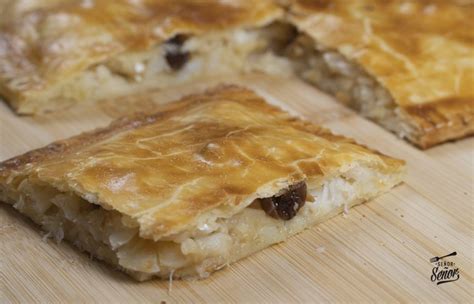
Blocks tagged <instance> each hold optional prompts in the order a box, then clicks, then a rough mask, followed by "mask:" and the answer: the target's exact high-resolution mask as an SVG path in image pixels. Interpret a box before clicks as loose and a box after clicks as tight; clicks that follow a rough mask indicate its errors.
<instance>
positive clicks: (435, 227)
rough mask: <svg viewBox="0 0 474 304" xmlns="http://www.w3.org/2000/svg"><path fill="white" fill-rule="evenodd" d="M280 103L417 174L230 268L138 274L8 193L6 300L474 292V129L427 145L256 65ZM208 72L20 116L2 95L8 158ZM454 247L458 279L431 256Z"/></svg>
mask: <svg viewBox="0 0 474 304" xmlns="http://www.w3.org/2000/svg"><path fill="white" fill-rule="evenodd" d="M228 82H238V83H244V84H247V85H248V86H251V87H253V88H255V89H256V90H258V92H260V93H261V94H262V95H264V96H265V97H267V99H268V100H269V101H270V102H272V103H275V104H277V105H279V106H282V107H285V108H286V109H289V110H291V111H293V112H294V113H299V114H300V115H302V116H303V117H305V118H306V119H309V120H311V121H314V122H316V123H319V124H323V125H325V126H327V127H329V128H331V129H332V130H333V131H334V132H336V133H340V134H344V135H347V136H351V137H354V138H355V139H357V140H358V141H359V142H361V143H363V144H366V145H368V146H370V147H372V148H376V149H379V150H381V151H382V152H384V153H387V154H390V155H392V156H395V157H398V158H402V159H405V160H406V161H407V162H408V175H407V177H406V179H405V183H404V184H403V185H401V186H399V187H397V188H395V189H393V191H391V192H390V193H388V194H386V195H383V196H381V197H379V198H377V199H375V200H373V201H370V202H368V203H367V204H364V205H362V206H358V207H356V208H354V209H352V210H351V211H350V213H349V215H347V216H342V215H340V216H337V217H335V218H333V219H331V220H329V221H327V222H326V223H323V224H321V225H319V226H318V227H314V228H313V229H309V230H307V231H305V232H303V233H301V234H299V235H297V236H295V237H293V238H291V239H290V240H288V241H287V242H285V243H283V244H279V245H275V246H273V247H271V248H268V249H266V250H263V251H261V252H259V253H257V254H254V255H253V256H251V257H249V258H247V259H244V260H242V261H240V262H238V263H236V264H233V265H231V266H230V267H228V268H225V269H224V270H221V271H219V272H217V273H215V274H214V275H212V276H211V277H210V278H209V279H206V280H202V281H174V282H172V283H170V282H168V281H158V280H154V281H149V282H144V283H137V282H135V281H132V280H131V279H129V278H128V277H127V276H126V275H123V274H121V273H119V272H118V271H114V270H113V269H111V268H110V267H108V266H107V265H105V264H103V263H101V262H99V261H96V260H93V259H91V258H89V256H88V255H87V254H84V253H80V252H79V251H77V250H75V249H74V248H73V247H72V246H70V245H68V244H67V243H61V244H56V243H55V242H53V241H52V240H46V239H44V238H43V234H42V233H40V232H39V231H38V227H37V226H36V225H34V224H33V223H32V222H31V221H29V220H27V219H26V218H24V217H22V216H20V215H19V214H18V213H17V212H16V211H15V210H14V209H13V208H11V207H10V206H7V205H5V204H0V243H1V245H0V274H1V277H0V279H1V281H0V287H1V289H0V302H24V303H26V302H28V303H30V302H42V303H49V302H102V303H121V302H123V303H134V302H141V303H144V302H154V303H160V302H161V301H166V302H167V303H174V302H193V303H199V302H207V303H209V302H248V303H251V302H255V303H264V302H268V303H276V302H284V303H288V302H321V301H335V302H369V301H370V302H408V301H410V302H411V301H422V302H443V303H447V302H472V301H473V299H474V298H473V290H474V288H473V277H474V272H473V269H474V268H473V266H474V264H473V252H474V251H473V244H474V242H473V203H474V201H473V185H474V181H473V178H474V165H473V162H474V154H473V151H474V149H473V146H474V139H473V138H470V139H465V140H462V141H458V142H456V143H448V144H445V145H442V146H439V147H436V148H433V149H431V150H428V151H420V150H417V149H416V148H414V147H412V146H410V145H409V144H407V143H405V142H404V141H401V140H399V139H397V138H396V137H395V136H393V135H392V134H390V133H389V132H387V131H385V130H384V129H382V128H381V127H379V126H377V125H375V124H374V123H372V122H369V121H367V120H365V119H363V118H361V117H359V116H357V115H356V114H355V113H353V112H352V111H350V110H348V109H346V108H344V107H342V106H340V105H338V104H336V103H335V102H334V100H332V99H331V98H330V97H328V96H327V95H324V94H322V93H321V92H319V91H317V90H316V89H314V88H312V87H310V86H308V85H306V84H304V83H302V82H300V81H296V80H289V79H275V78H269V77H264V76H248V77H246V78H239V79H237V78H236V79H231V80H228ZM212 83H214V81H206V82H203V83H200V84H195V85H192V86H187V87H182V88H179V89H174V90H165V91H161V92H155V93H154V95H153V98H152V99H150V100H149V101H146V102H143V101H137V99H134V98H132V97H130V98H122V99H119V100H114V101H107V102H101V103H99V104H98V105H82V106H77V107H75V108H73V109H69V110H67V111H63V112H61V113H57V114H53V115H48V116H45V117H36V118H30V117H17V116H15V115H13V114H12V112H11V111H10V110H9V109H8V107H7V106H5V104H1V105H0V160H3V159H6V158H10V157H12V156H15V155H16V154H19V153H23V152H26V151H27V150H30V149H33V148H38V147H40V146H42V145H45V144H48V143H49V142H51V141H53V140H56V139H61V138H64V137H68V136H71V135H73V134H77V133H79V132H82V131H86V130H90V129H92V128H95V127H98V126H104V125H106V124H108V123H109V122H110V121H111V120H112V119H113V118H114V117H117V116H120V115H123V114H126V113H130V112H131V111H132V110H133V109H141V110H143V111H152V110H153V108H154V102H157V103H160V102H166V101H169V100H172V99H174V98H176V97H178V96H179V95H182V94H185V93H188V92H191V91H196V90H202V89H203V88H204V87H206V86H209V85H211V84H212ZM453 251H456V252H457V256H454V257H451V258H449V259H448V260H449V261H452V262H454V263H455V264H456V267H458V268H459V269H460V279H459V280H458V281H456V282H451V283H446V284H442V285H436V284H435V283H434V282H431V280H430V276H431V274H432V269H433V265H432V264H431V263H430V261H429V260H430V258H432V257H434V256H441V255H445V254H448V253H451V252H453Z"/></svg>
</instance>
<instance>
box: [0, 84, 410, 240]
mask: <svg viewBox="0 0 474 304" xmlns="http://www.w3.org/2000/svg"><path fill="white" fill-rule="evenodd" d="M354 164H366V165H369V167H370V168H372V169H373V170H375V171H378V172H380V173H384V174H388V175H390V174H399V172H401V171H402V170H403V167H404V162H403V161H400V160H396V159H393V158H390V157H387V156H384V155H382V154H379V153H377V152H374V151H371V150H369V149H368V148H365V147H363V146H360V145H357V144H356V143H354V141H352V140H350V139H347V138H344V137H342V136H337V135H333V134H332V133H330V132H329V131H327V130H326V129H323V128H321V127H318V126H315V125H313V124H310V123H308V122H305V121H302V120H300V119H297V118H294V117H292V116H290V115H289V114H287V113H286V112H284V111H281V110H280V109H278V108H275V107H273V106H270V105H269V104H267V103H266V102H265V101H264V100H263V99H262V98H261V97H259V96H257V95H256V94H255V93H253V92H252V91H249V90H247V89H243V88H240V87H236V86H223V87H219V88H216V89H214V90H211V91H207V92H206V93H204V94H198V95H192V96H189V97H186V98H184V99H182V100H181V101H178V102H176V103H172V104H169V105H166V106H162V107H160V109H159V111H158V112H157V113H155V114H152V115H136V116H131V117H127V118H123V119H120V120H117V121H115V122H114V123H112V124H111V125H110V126H108V127H106V128H103V129H98V130H95V131H92V132H90V133H84V134H82V135H79V136H76V137H72V138H70V139H66V140H62V141H58V142H55V143H52V144H50V145H48V146H46V147H44V148H41V149H39V150H35V151H31V152H29V153H26V154H24V155H21V156H18V157H15V158H13V159H10V160H7V161H5V162H3V163H1V164H0V185H2V184H3V185H8V186H7V187H12V186H14V185H15V184H16V183H19V181H20V180H22V179H24V178H25V176H26V177H28V178H29V179H30V180H33V181H35V183H38V184H41V183H45V184H48V185H50V186H52V187H54V188H56V189H58V190H59V191H61V192H73V193H75V194H76V195H78V196H80V197H82V198H84V199H85V200H87V201H88V202H89V203H94V204H99V205H101V206H102V207H103V208H105V209H107V210H111V209H113V210H116V211H118V212H120V213H121V214H122V215H128V216H129V217H130V218H131V219H133V220H135V221H136V223H137V224H138V225H139V231H140V236H141V237H142V238H147V239H154V240H158V239H160V238H162V237H164V236H173V235H175V234H177V233H180V232H183V231H193V230H195V229H196V227H197V225H198V222H199V221H200V220H202V219H203V218H205V217H208V216H210V214H213V215H215V216H218V217H223V218H228V217H230V216H232V215H234V214H236V213H238V212H239V211H241V210H243V208H245V207H247V206H248V205H249V204H251V203H252V202H253V201H254V200H255V199H256V198H262V197H271V196H273V195H276V194H278V193H279V191H281V190H282V189H286V188H288V186H289V185H292V184H295V183H298V182H300V181H303V180H304V181H305V182H306V183H307V184H308V187H311V185H313V184H315V183H321V182H322V181H323V180H324V179H327V178H331V177H332V176H337V175H338V174H340V171H341V170H347V169H349V168H348V167H350V166H353V165H354Z"/></svg>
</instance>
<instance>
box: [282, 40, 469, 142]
mask: <svg viewBox="0 0 474 304" xmlns="http://www.w3.org/2000/svg"><path fill="white" fill-rule="evenodd" d="M285 52H286V54H287V55H288V56H289V58H290V60H292V61H293V64H294V73H296V74H297V75H298V76H299V77H301V78H302V79H303V80H305V81H307V82H308V83H310V84H312V85H315V86H316V87H318V88H319V89H321V90H322V91H324V92H326V93H328V94H330V95H332V96H334V97H335V98H336V99H337V100H338V101H340V102H341V103H343V104H344V105H346V106H349V107H351V108H352V109H354V110H356V111H357V112H358V113H360V114H361V115H362V116H364V117H366V118H368V119H370V120H372V121H374V122H376V123H377V124H379V125H381V126H382V127H384V128H386V129H388V130H389V131H391V132H393V133H395V134H396V135H397V136H398V137H400V138H404V139H407V140H408V141H410V142H412V143H413V144H415V145H417V146H419V147H420V148H423V149H426V148H429V147H431V146H433V145H436V144H438V143H441V142H444V141H448V140H454V139H458V138H461V137H464V136H468V135H472V134H474V99H470V98H458V99H456V98H453V99H449V100H440V101H435V102H432V103H426V104H422V105H414V106H408V107H401V106H399V105H398V104H397V103H396V102H395V100H394V98H393V96H392V95H391V94H390V92H389V91H388V90H387V89H386V88H384V86H383V85H382V84H381V83H380V82H379V81H378V80H377V79H376V77H373V76H372V75H370V74H369V73H368V72H367V71H365V70H364V68H363V67H361V66H360V65H358V64H357V63H354V62H352V61H351V60H349V59H348V58H346V57H345V56H344V55H342V54H341V53H339V52H338V51H337V50H332V49H329V48H326V47H325V46H323V45H321V44H320V43H318V42H317V41H315V40H314V39H313V38H312V37H310V36H309V35H308V34H306V33H304V32H303V31H299V33H298V34H297V36H296V37H295V39H294V40H293V42H292V43H291V44H290V45H288V47H287V48H286V51H285Z"/></svg>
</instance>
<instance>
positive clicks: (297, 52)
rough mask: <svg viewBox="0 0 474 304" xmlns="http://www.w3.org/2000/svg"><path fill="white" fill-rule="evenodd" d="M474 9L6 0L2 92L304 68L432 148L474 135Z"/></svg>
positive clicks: (19, 103) (317, 1)
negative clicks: (435, 145) (473, 13)
mask: <svg viewBox="0 0 474 304" xmlns="http://www.w3.org/2000/svg"><path fill="white" fill-rule="evenodd" d="M277 3H278V4H277ZM285 9H286V11H287V14H284V11H285ZM473 9H474V8H473V5H472V4H470V2H469V1H461V0H459V1H455V0H451V1H444V0H424V1H414V0H409V1H402V2H400V1H393V0H392V1H384V0H362V1H355V0H348V1H346V0H334V1H332V0H331V1H329V0H314V1H313V0H280V1H272V0H261V1H245V0H235V1H218V0H205V1H194V0H182V1H174V0H143V1H127V0H117V1H107V0H95V1H89V0H83V1H64V0H62V1H61V0H34V1H14V0H6V1H3V2H2V3H0V96H3V97H4V98H5V99H6V100H7V101H8V102H9V103H10V105H11V106H12V107H13V108H14V109H15V110H16V111H17V112H18V113H22V114H36V113H41V112H45V111H51V110H57V109H58V108H62V107H65V106H67V105H69V104H71V103H74V102H78V101H85V100H88V101H89V100H97V99H102V98H109V99H110V98H113V97H115V96H118V95H124V94H134V93H136V92H138V91H143V90H145V89H147V88H160V87H165V86H170V85H173V84H177V83H183V82H188V81H193V80H195V79H197V78H202V77H206V76H216V75H225V74H232V73H241V72H249V71H262V72H265V73H270V74H276V75H297V76H299V77H301V78H303V79H305V80H307V81H308V82H310V83H313V84H315V85H317V86H318V87H319V88H321V89H322V90H324V91H326V92H329V93H331V94H333V95H335V96H336V97H337V98H338V99H339V100H341V101H343V102H344V103H345V104H347V105H350V106H351V107H353V108H355V109H357V110H358V111H359V112H360V113H362V114H363V115H364V116H365V117H368V118H370V119H372V120H374V121H376V122H377V123H379V124H381V125H382V126H384V127H386V128H388V129H389V130H391V131H393V132H395V133H396V134H398V135H399V136H400V137H404V138H407V139H409V140H410V141H411V142H413V143H415V144H417V145H418V146H420V147H422V148H426V147H429V146H431V145H434V144H437V143H440V142H443V141H446V140H450V139H456V138H460V137H463V136H467V135H471V134H473V133H474V119H473V117H474V97H473V96H474V92H473V91H474V84H473V81H474V80H473V75H474V60H473V53H474V47H473V41H474V31H473V30H472V29H473V28H474V18H472V17H471V16H470V15H469V14H470V12H472V11H473ZM295 27H296V28H297V29H296V28H295Z"/></svg>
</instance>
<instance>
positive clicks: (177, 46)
mask: <svg viewBox="0 0 474 304" xmlns="http://www.w3.org/2000/svg"><path fill="white" fill-rule="evenodd" d="M187 38H188V37H187V36H186V35H176V36H174V37H173V38H171V39H170V40H168V41H166V43H165V50H166V54H165V59H166V62H167V63H168V65H169V67H170V68H172V69H173V70H175V71H177V70H179V69H181V68H182V67H183V66H184V65H185V64H186V63H187V62H188V61H189V58H191V54H190V53H189V52H186V51H183V49H182V47H183V44H184V42H185V41H186V39H187Z"/></svg>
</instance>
